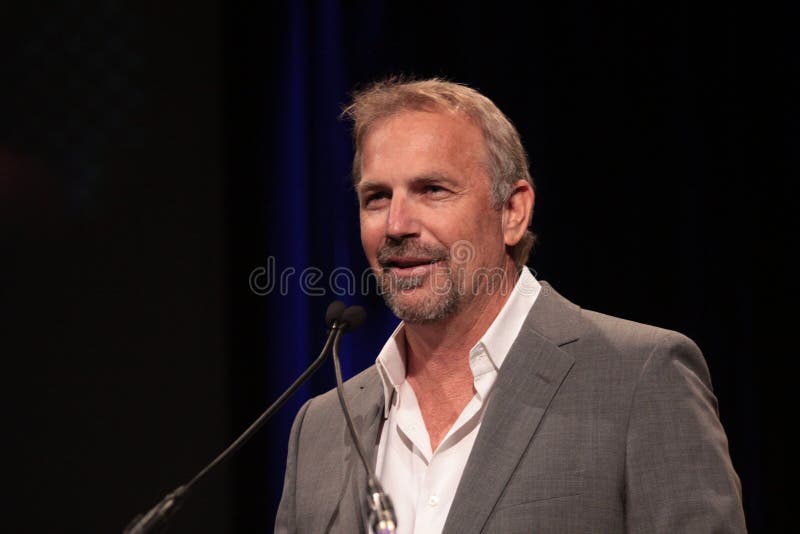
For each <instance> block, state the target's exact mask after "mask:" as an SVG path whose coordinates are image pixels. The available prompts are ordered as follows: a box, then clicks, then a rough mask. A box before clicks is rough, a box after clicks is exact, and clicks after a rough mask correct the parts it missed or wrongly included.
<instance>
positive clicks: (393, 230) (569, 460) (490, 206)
mask: <svg viewBox="0 0 800 534" xmlns="http://www.w3.org/2000/svg"><path fill="white" fill-rule="evenodd" d="M345 113H346V115H347V116H349V117H351V118H352V119H353V121H354V138H355V146H356V154H355V158H354V164H353V171H354V179H355V183H356V190H357V193H358V199H359V204H360V220H361V237H362V243H363V246H364V251H365V253H366V255H367V258H368V259H369V262H370V265H371V267H372V269H373V271H374V273H375V274H376V276H377V277H378V279H379V280H380V282H381V288H382V290H383V294H384V296H385V298H386V301H387V304H388V305H389V306H390V307H391V309H392V311H393V312H394V313H395V314H396V315H397V316H398V317H399V318H400V319H402V323H401V324H400V326H399V327H398V328H397V330H396V331H395V332H394V334H393V335H392V337H391V338H390V339H389V340H388V342H387V343H386V345H385V346H384V348H383V350H382V351H381V352H380V354H379V356H378V359H377V362H376V365H375V367H373V368H370V369H368V370H366V371H364V372H362V373H361V374H359V375H358V376H356V377H354V378H353V379H351V380H349V381H348V382H347V383H346V384H345V389H346V398H347V400H348V404H349V406H350V408H351V410H352V411H353V418H354V421H355V424H356V427H357V430H358V432H359V435H360V438H361V440H362V442H363V443H364V444H365V446H366V449H367V455H368V456H369V457H370V458H372V459H373V460H374V461H375V464H374V465H375V470H376V473H377V476H378V478H379V479H380V480H381V482H382V484H383V486H384V489H385V490H386V492H387V493H388V494H389V495H390V496H391V498H392V499H393V501H394V504H395V509H396V512H397V517H398V526H399V532H402V533H412V532H413V533H423V532H424V533H428V532H431V533H438V532H448V533H463V532H499V533H514V532H520V533H522V532H625V531H627V532H742V531H744V530H745V524H744V516H743V512H742V506H741V490H740V485H739V479H738V477H737V476H736V473H735V472H734V470H733V467H732V465H731V461H730V458H729V455H728V448H727V440H726V437H725V433H724V431H723V429H722V427H721V425H720V422H719V418H718V414H717V406H716V399H715V397H714V395H713V393H712V391H711V384H710V380H709V375H708V370H707V368H706V364H705V361H704V360H703V357H702V355H701V353H700V351H699V350H698V348H697V347H696V346H695V345H694V343H692V341H690V340H689V339H688V338H686V337H684V336H682V335H680V334H677V333H675V332H670V331H666V330H662V329H658V328H654V327H650V326H645V325H641V324H636V323H632V322H628V321H624V320H621V319H616V318H613V317H609V316H605V315H601V314H598V313H595V312H590V311H585V310H582V309H580V308H578V307H577V306H575V305H574V304H572V303H570V302H568V301H567V300H565V299H564V298H563V297H561V296H559V295H558V294H557V293H556V292H555V291H554V290H553V288H551V287H550V286H549V285H547V284H546V283H545V282H542V283H540V282H538V281H537V280H536V279H535V278H534V277H533V276H532V274H531V273H530V271H529V270H528V269H527V268H526V267H525V262H526V261H527V257H528V253H529V251H530V249H531V245H532V243H533V235H532V234H531V233H530V232H529V231H528V226H529V224H530V220H531V216H532V210H533V204H534V190H533V185H532V180H531V178H530V175H529V173H528V163H527V159H526V156H525V152H524V150H523V148H522V145H521V143H520V140H519V136H518V134H517V132H516V130H515V129H514V127H513V126H512V125H511V123H510V122H509V121H508V120H507V119H506V117H505V116H504V115H503V114H502V113H501V112H500V111H499V110H498V109H497V107H496V106H495V105H494V104H493V103H492V102H491V101H490V100H488V99H487V98H486V97H484V96H482V95H480V94H479V93H477V92H476V91H474V90H472V89H470V88H467V87H464V86H461V85H457V84H453V83H449V82H444V81H441V80H437V79H433V80H423V81H414V82H403V81H397V80H389V81H385V82H381V83H378V84H375V85H373V86H372V87H370V88H368V89H367V90H365V91H363V92H361V93H359V94H357V95H356V96H355V98H354V101H353V103H352V104H351V105H350V106H349V107H348V108H347V109H346V110H345ZM365 488H366V475H365V473H364V469H363V467H362V466H361V465H360V463H359V461H358V456H357V454H356V451H355V449H354V446H353V444H352V443H351V439H350V436H349V435H348V433H347V431H346V428H345V424H344V420H343V416H342V413H341V408H340V406H339V403H338V401H337V399H336V395H335V392H329V393H327V394H325V395H322V396H320V397H317V398H314V399H312V400H310V401H309V402H308V403H306V404H305V406H303V408H302V409H301V410H300V412H299V414H298V416H297V419H296V420H295V424H294V427H293V429H292V434H291V438H290V444H289V456H288V461H287V469H286V479H285V486H284V493H283V498H282V500H281V505H280V509H279V512H278V517H277V522H276V531H277V532H281V533H283V532H366V531H367V529H368V527H365V521H364V516H365V514H366V505H365V499H366V496H365Z"/></svg>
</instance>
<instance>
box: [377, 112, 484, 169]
mask: <svg viewBox="0 0 800 534" xmlns="http://www.w3.org/2000/svg"><path fill="white" fill-rule="evenodd" d="M485 152H486V151H485V144H484V140H483V134H482V132H481V130H480V128H479V127H478V126H477V125H476V124H475V123H474V122H472V120H470V119H469V118H468V117H467V116H466V115H464V114H462V113H457V112H449V111H437V112H432V111H402V112H400V113H396V114H394V115H391V116H389V117H387V118H384V119H381V120H380V121H378V122H377V123H376V124H375V125H373V126H372V128H370V130H369V131H368V132H367V133H366V135H365V137H364V142H363V146H362V154H361V171H362V172H361V174H362V178H363V177H366V175H368V174H372V173H374V172H385V171H387V170H388V169H386V168H385V167H387V166H388V167H391V168H393V169H394V170H395V171H400V170H402V169H404V168H408V167H425V166H428V167H430V166H433V167H437V166H439V167H451V168H453V167H455V168H460V169H462V170H463V168H464V167H473V166H475V165H480V164H482V163H483V162H484V161H485ZM398 167H400V168H398ZM408 170H410V169H408ZM420 170H428V171H430V170H435V169H420ZM440 170H446V169H440ZM451 170H455V169H451Z"/></svg>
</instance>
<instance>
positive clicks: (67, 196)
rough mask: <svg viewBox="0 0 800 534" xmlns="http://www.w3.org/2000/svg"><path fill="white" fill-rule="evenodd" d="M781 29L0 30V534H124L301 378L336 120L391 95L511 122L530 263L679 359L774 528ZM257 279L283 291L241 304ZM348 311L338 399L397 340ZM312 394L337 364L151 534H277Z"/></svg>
mask: <svg viewBox="0 0 800 534" xmlns="http://www.w3.org/2000/svg"><path fill="white" fill-rule="evenodd" d="M254 4H258V3H254ZM796 22H797V8H788V7H774V8H772V9H771V11H768V10H763V11H762V12H759V13H755V12H752V11H750V10H747V9H745V8H740V7H738V6H737V4H735V3H723V2H719V3H716V4H715V3H702V4H698V3H696V2H689V1H687V0H677V1H671V2H649V3H642V5H638V4H636V3H630V2H628V3H626V2H605V3H594V2H589V1H587V0H568V1H566V2H529V3H527V4H526V7H521V6H518V5H516V4H511V3H508V4H504V3H502V2H471V1H461V2H441V3H436V4H435V5H426V4H421V3H420V4H415V3H411V2H342V1H338V2H337V1H332V0H328V1H323V2H275V3H271V4H269V3H260V4H258V5H233V4H232V3H223V2H215V1H210V0H204V1H196V2H177V3H174V2H167V3H156V2H132V1H121V0H120V1H115V2H84V3H81V4H80V5H78V4H74V3H68V2H64V1H55V2H46V3H36V2H33V3H26V4H25V7H22V6H10V5H4V6H3V7H2V9H0V57H1V58H2V63H0V66H2V84H0V276H1V277H2V278H0V314H2V315H0V336H1V337H0V339H1V340H2V341H0V355H2V362H3V364H4V365H3V367H4V370H3V372H2V377H3V379H2V383H1V384H0V390H2V395H3V396H2V398H0V401H1V402H2V406H3V412H4V413H5V416H4V418H3V425H2V428H3V434H2V438H1V439H0V443H2V445H3V450H4V451H5V454H4V458H5V462H4V463H5V464H6V465H7V466H8V467H6V468H5V469H4V471H5V473H4V476H3V484H2V486H3V495H2V498H3V503H4V506H3V508H4V513H3V515H4V517H3V523H2V525H3V526H2V530H4V531H5V530H9V531H18V532H114V531H121V529H122V528H123V526H124V525H125V524H126V523H127V521H128V520H129V519H130V518H131V517H132V516H133V515H135V514H136V513H138V512H141V511H144V510H146V509H147V508H149V507H150V506H151V505H153V504H154V503H155V502H156V501H158V499H160V498H161V496H162V495H163V494H165V493H166V492H168V491H170V490H171V489H173V488H174V487H175V486H177V485H178V484H180V483H183V482H185V481H187V480H188V479H189V478H190V477H191V476H192V475H193V474H194V473H195V472H196V471H197V470H199V469H200V468H201V467H202V466H203V465H205V463H206V462H207V461H209V460H210V459H211V458H212V457H213V456H214V455H215V454H216V453H217V452H218V451H219V450H221V449H222V448H223V447H224V445H225V444H226V443H227V442H228V441H230V440H231V439H232V438H233V437H235V435H237V434H238V432H240V431H241V430H242V429H243V428H244V427H245V426H247V424H248V423H249V422H250V421H251V420H252V419H254V418H255V417H256V416H257V415H258V413H259V412H260V411H261V410H262V409H263V408H264V407H265V406H266V405H267V404H268V403H269V402H270V401H271V400H272V399H274V398H275V397H276V396H277V395H278V393H279V392H280V391H281V390H282V389H283V388H285V387H286V386H288V384H289V383H291V381H292V380H293V379H294V377H295V376H297V375H298V374H299V372H300V370H301V369H302V368H303V367H304V366H305V365H306V364H307V363H308V362H309V361H310V359H311V358H312V356H313V355H314V354H315V353H316V352H317V350H318V347H319V346H320V345H321V342H322V339H323V335H324V328H323V324H322V316H323V314H324V310H325V307H326V305H327V303H328V302H329V301H330V300H333V299H334V298H337V295H335V294H333V292H332V291H331V286H330V284H329V280H330V278H329V277H330V276H331V275H332V274H333V273H335V271H334V269H335V268H336V267H347V268H349V269H351V270H352V271H354V272H355V273H356V274H357V275H360V274H361V273H362V272H363V270H364V268H365V267H366V264H365V262H364V260H363V258H362V256H361V251H360V242H359V237H358V231H357V228H358V226H357V206H356V203H355V198H354V196H353V194H352V191H351V189H350V186H349V163H350V158H351V149H350V142H349V137H348V126H347V125H346V124H343V123H342V122H340V121H339V120H338V119H337V115H338V113H339V111H340V108H341V105H342V104H343V103H345V102H346V101H347V95H348V93H349V91H350V90H352V89H353V88H354V87H355V86H356V85H357V84H359V83H364V82H368V81H371V80H374V79H377V78H380V77H383V76H385V75H387V74H391V73H406V74H416V75H419V76H430V75H440V76H446V77H449V78H451V79H453V80H456V81H460V82H464V83H467V84H469V85H471V86H473V87H476V88H478V89H479V90H481V91H482V92H484V93H485V94H486V95H487V96H489V97H490V98H492V99H493V100H494V101H495V103H497V104H498V106H499V107H500V108H501V109H502V110H504V111H505V112H506V113H507V114H508V115H509V117H510V118H511V119H512V120H513V121H514V122H515V124H516V125H517V126H518V128H519V130H520V133H521V135H522V138H523V140H524V143H525V145H526V148H527V149H528V151H529V153H530V155H531V160H532V165H533V174H534V180H535V182H536V185H537V205H536V210H535V215H534V230H535V231H536V232H537V234H538V235H539V237H540V243H539V245H537V248H536V251H535V255H534V257H533V258H532V260H531V262H530V265H531V267H532V268H533V269H534V270H535V271H536V272H537V273H538V276H539V277H540V278H542V279H546V280H548V281H549V282H551V283H552V284H553V285H554V286H555V287H556V288H557V289H558V290H559V291H560V292H561V293H562V294H564V295H565V296H567V297H568V298H570V299H571V300H573V301H575V302H577V303H578V304H580V305H582V306H584V307H586V308H590V309H595V310H599V311H603V312H606V313H610V314H614V315H619V316H622V317H625V318H628V319H633V320H637V321H640V322H646V323H651V324H656V325H658V326H662V327H667V328H672V329H676V330H679V331H681V332H684V333H686V334H687V335H689V336H691V337H692V338H694V339H695V340H696V341H697V342H698V344H699V345H700V347H701V348H702V349H703V351H704V353H705V355H706V358H707V360H708V363H709V366H710V368H711V373H712V377H713V382H714V386H715V390H716V393H717V396H718V398H719V401H720V410H721V417H722V421H723V424H724V426H725V428H726V430H727V432H728V437H729V440H730V452H731V456H732V458H733V461H734V465H735V467H736V469H737V471H738V473H739V475H740V477H741V479H742V484H743V491H744V504H745V512H746V515H747V519H748V524H749V528H750V530H751V531H753V532H768V531H780V530H784V529H788V527H789V525H790V523H789V511H790V508H789V506H790V502H793V499H792V497H793V495H791V493H790V482H789V474H788V472H789V463H790V460H791V459H790V456H789V446H788V439H787V438H785V437H784V432H785V431H784V428H783V427H782V426H781V425H782V424H786V423H787V422H789V423H790V422H791V421H794V420H796V419H797V418H796V415H794V414H793V409H792V406H791V405H790V403H789V398H790V394H789V392H790V391H791V388H792V387H793V385H794V383H793V382H794V380H793V378H794V376H795V375H793V374H792V371H793V369H792V365H791V361H792V360H793V359H794V358H795V356H796V350H794V351H793V350H792V347H793V345H792V344H790V334H791V332H792V327H793V326H794V325H793V324H790V321H789V318H790V316H791V315H790V313H789V310H790V308H788V301H789V297H788V294H789V287H790V286H792V285H793V280H792V278H793V269H792V267H793V265H794V264H793V262H792V259H791V258H792V252H793V250H792V249H793V230H794V226H793V223H794V220H795V217H796V215H795V212H796V206H795V198H796V194H795V193H796V186H795V184H794V182H795V180H793V178H795V176H796V173H797V171H798V170H800V165H798V156H797V153H798V152H797V140H798V125H799V124H800V123H799V122H798V120H797V119H798V116H797V97H796V95H797V94H798V89H800V88H798V83H797V77H798V74H800V72H798V61H797V53H798V52H800V47H798V43H797V37H796V31H794V28H795V26H796ZM270 258H272V260H270ZM270 261H274V266H275V271H274V272H275V273H280V272H284V273H287V271H286V269H289V268H294V269H295V271H294V273H293V274H292V276H290V277H289V278H288V282H287V283H286V291H281V290H280V288H279V287H276V288H274V289H273V290H272V291H271V292H269V294H267V295H258V294H256V293H255V292H253V291H252V290H251V288H250V278H251V274H252V273H253V272H254V269H257V268H259V267H267V266H268V264H269V262H270ZM308 267H315V268H318V269H319V270H320V272H321V273H322V275H323V277H322V279H321V280H319V281H318V282H316V283H313V281H312V286H314V287H315V288H316V289H317V292H321V293H322V294H319V295H317V294H313V295H310V296H309V295H306V294H304V291H303V290H302V287H301V285H300V278H299V277H300V273H301V271H303V270H304V269H306V268H308ZM344 300H345V301H347V302H348V303H355V302H358V303H361V304H364V305H365V306H366V307H367V308H368V311H369V314H370V319H369V322H368V326H367V327H366V328H364V329H362V330H361V331H359V332H357V333H355V334H353V335H352V336H351V339H349V340H347V342H346V346H345V350H344V353H345V354H346V355H347V359H348V362H345V364H344V371H345V374H346V375H348V376H349V375H352V374H354V373H355V372H356V371H357V370H360V369H361V368H363V367H366V366H367V365H369V364H370V363H371V362H372V361H373V360H374V357H375V355H376V354H377V352H378V350H379V348H380V347H381V345H382V343H383V340H384V339H385V337H386V336H387V335H388V333H389V332H390V331H391V329H392V328H393V326H394V324H395V323H394V320H393V319H392V318H391V316H390V315H389V314H388V312H386V311H385V310H384V309H383V306H382V304H381V303H380V301H379V299H378V298H377V297H375V295H374V294H368V295H364V296H362V295H359V294H358V292H357V291H349V292H348V294H347V295H346V296H345V297H344ZM756 310H759V311H758V313H756ZM332 383H333V380H332V369H331V367H330V365H329V364H327V365H326V366H325V367H323V369H322V370H321V372H320V373H319V376H318V377H316V378H315V379H314V380H313V382H312V383H311V384H310V385H309V386H308V387H306V388H305V389H304V390H303V391H302V392H301V395H300V396H299V397H298V398H297V399H296V400H293V401H292V402H291V403H290V404H289V405H288V406H287V407H286V409H285V410H284V412H283V413H281V415H280V416H278V417H276V418H275V419H274V420H273V421H272V422H270V423H269V425H268V426H267V427H266V428H265V429H264V430H263V431H262V433H261V434H260V435H259V436H258V437H257V438H255V439H254V440H253V441H252V442H251V443H249V444H248V445H247V447H246V448H245V449H243V450H242V451H241V454H240V455H239V456H238V457H237V458H236V459H235V460H234V461H233V462H231V463H229V464H227V465H225V466H224V467H223V469H221V470H219V471H218V472H216V473H214V474H212V475H211V476H210V477H209V479H207V480H206V481H204V482H203V483H202V484H201V485H200V486H199V487H198V488H197V490H196V491H195V493H194V494H193V495H192V497H191V499H190V500H189V502H188V503H187V505H186V506H185V509H184V510H182V512H181V513H180V514H179V515H178V516H177V517H176V519H175V521H174V525H173V528H172V529H171V531H174V532H252V531H264V530H271V525H272V522H273V519H274V514H275V508H276V506H277V502H278V499H279V495H280V487H281V483H282V476H283V466H284V454H285V442H286V439H287V437H288V427H289V425H290V423H291V420H292V418H293V415H294V412H295V411H296V409H297V408H298V407H299V405H300V403H301V402H302V399H303V398H307V396H308V395H310V394H314V393H318V392H321V391H323V390H325V389H327V388H329V387H331V385H332ZM790 499H791V500H790ZM791 524H793V523H791ZM6 527H8V528H6Z"/></svg>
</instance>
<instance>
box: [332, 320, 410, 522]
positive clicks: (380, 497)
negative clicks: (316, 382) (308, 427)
mask: <svg viewBox="0 0 800 534" xmlns="http://www.w3.org/2000/svg"><path fill="white" fill-rule="evenodd" d="M366 318H367V312H366V311H365V310H364V308H362V307H361V306H351V307H349V308H347V309H345V310H344V312H343V313H342V317H341V319H340V322H339V324H340V325H341V326H340V328H339V329H337V331H336V335H335V337H334V340H333V369H334V371H335V373H336V394H337V395H338V396H339V404H341V405H342V412H343V413H344V419H345V421H346V422H347V429H348V430H349V431H350V437H351V438H352V440H353V443H354V444H355V446H356V451H358V456H359V457H360V458H361V463H362V464H364V469H366V470H367V494H368V495H367V505H368V506H369V524H370V526H371V527H372V532H373V533H374V534H394V533H395V532H396V531H397V518H396V517H395V514H394V506H393V505H392V500H391V499H390V498H389V496H388V495H387V494H386V493H384V491H383V488H382V487H381V484H380V482H379V481H378V479H377V477H376V476H375V472H374V471H373V469H372V466H371V465H370V462H369V461H368V460H367V456H366V454H364V449H363V448H362V447H361V441H360V440H359V439H358V435H357V434H356V429H355V426H354V425H353V420H352V418H351V417H350V410H348V409H347V402H346V401H345V399H344V386H343V385H342V367H341V364H340V363H339V345H340V344H341V341H342V335H343V334H344V333H345V332H352V331H353V330H355V329H356V328H358V327H359V326H361V324H362V323H363V322H364V320H365V319H366Z"/></svg>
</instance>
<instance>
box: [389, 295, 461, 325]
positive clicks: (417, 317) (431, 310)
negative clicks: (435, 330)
mask: <svg viewBox="0 0 800 534" xmlns="http://www.w3.org/2000/svg"><path fill="white" fill-rule="evenodd" d="M418 291H419V290H414V291H413V293H417V292H418ZM383 298H384V300H385V301H386V305H387V306H388V307H389V309H391V310H392V313H394V314H395V315H396V316H397V317H398V318H399V319H401V320H403V321H404V322H406V323H409V324H428V323H436V322H439V321H442V320H444V319H447V318H448V317H451V316H453V315H455V313H456V312H457V311H458V305H459V299H458V294H457V293H455V292H450V293H447V294H443V295H432V294H430V293H428V294H425V295H415V294H407V293H406V294H404V293H403V292H385V293H383Z"/></svg>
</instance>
